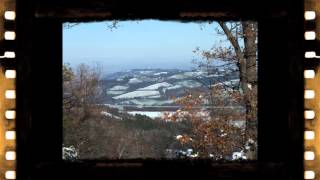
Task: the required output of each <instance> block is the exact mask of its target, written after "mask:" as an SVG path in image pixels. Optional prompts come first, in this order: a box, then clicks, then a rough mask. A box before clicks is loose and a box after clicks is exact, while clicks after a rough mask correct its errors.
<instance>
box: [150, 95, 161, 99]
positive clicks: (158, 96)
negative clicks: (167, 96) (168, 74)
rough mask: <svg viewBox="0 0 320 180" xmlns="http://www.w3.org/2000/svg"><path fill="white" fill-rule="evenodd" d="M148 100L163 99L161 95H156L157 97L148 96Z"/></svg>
mask: <svg viewBox="0 0 320 180" xmlns="http://www.w3.org/2000/svg"><path fill="white" fill-rule="evenodd" d="M147 98H148V99H158V98H161V96H160V95H155V96H148V97H147Z"/></svg>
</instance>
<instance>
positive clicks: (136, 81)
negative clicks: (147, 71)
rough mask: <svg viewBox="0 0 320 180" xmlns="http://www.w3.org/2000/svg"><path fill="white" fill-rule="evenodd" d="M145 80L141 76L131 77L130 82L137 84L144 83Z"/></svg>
mask: <svg viewBox="0 0 320 180" xmlns="http://www.w3.org/2000/svg"><path fill="white" fill-rule="evenodd" d="M142 82H143V81H142V80H141V79H139V78H131V79H129V82H128V83H129V84H136V83H142Z"/></svg>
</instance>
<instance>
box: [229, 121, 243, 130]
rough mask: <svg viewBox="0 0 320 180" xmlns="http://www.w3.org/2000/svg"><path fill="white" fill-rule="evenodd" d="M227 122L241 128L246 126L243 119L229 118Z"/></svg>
mask: <svg viewBox="0 0 320 180" xmlns="http://www.w3.org/2000/svg"><path fill="white" fill-rule="evenodd" d="M229 124H230V125H232V126H234V127H238V128H242V129H243V128H245V126H246V121H245V120H229Z"/></svg>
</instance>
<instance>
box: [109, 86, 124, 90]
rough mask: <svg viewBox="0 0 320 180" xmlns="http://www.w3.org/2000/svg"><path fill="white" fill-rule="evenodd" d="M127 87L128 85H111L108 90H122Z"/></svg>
mask: <svg viewBox="0 0 320 180" xmlns="http://www.w3.org/2000/svg"><path fill="white" fill-rule="evenodd" d="M128 88H129V87H128V86H119V85H117V86H113V87H112V88H110V89H109V90H110V91H121V90H122V91H123V90H127V89H128Z"/></svg>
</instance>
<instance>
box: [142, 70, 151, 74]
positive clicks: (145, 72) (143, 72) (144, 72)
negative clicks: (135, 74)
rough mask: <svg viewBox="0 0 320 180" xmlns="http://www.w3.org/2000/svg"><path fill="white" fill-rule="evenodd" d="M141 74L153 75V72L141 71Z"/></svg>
mask: <svg viewBox="0 0 320 180" xmlns="http://www.w3.org/2000/svg"><path fill="white" fill-rule="evenodd" d="M139 73H140V74H150V73H153V71H139Z"/></svg>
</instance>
